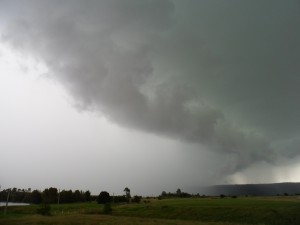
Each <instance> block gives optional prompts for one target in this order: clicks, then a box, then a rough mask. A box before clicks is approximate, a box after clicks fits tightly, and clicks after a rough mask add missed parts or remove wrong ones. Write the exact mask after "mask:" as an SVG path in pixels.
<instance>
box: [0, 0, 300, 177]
mask: <svg viewBox="0 0 300 225" xmlns="http://www.w3.org/2000/svg"><path fill="white" fill-rule="evenodd" d="M1 4H2V5H3V7H1V8H2V9H0V12H1V14H2V12H6V13H3V14H2V15H3V18H2V19H1V20H2V21H5V22H2V25H1V27H2V32H1V36H2V40H4V41H6V42H7V43H9V44H11V45H12V46H14V47H15V48H17V49H18V50H20V51H24V52H26V53H28V54H31V55H33V56H34V57H36V58H38V59H41V60H42V61H44V62H45V63H46V64H47V66H48V67H49V69H50V71H51V76H52V77H53V78H55V79H57V80H59V81H60V82H61V83H62V84H63V85H64V86H65V87H66V88H67V90H68V91H69V92H70V93H71V94H72V95H73V96H74V98H75V99H76V100H77V101H78V103H79V105H80V107H82V108H83V109H86V110H97V111H99V112H101V113H102V114H104V115H105V116H106V117H107V118H109V119H111V120H112V121H114V122H115V123H118V124H120V125H121V126H126V127H130V128H134V129H138V130H142V131H145V132H151V133H155V134H158V135H165V136H167V137H171V138H175V139H179V140H182V141H186V142H193V143H199V144H202V145H205V146H207V149H210V150H213V151H215V152H221V153H224V154H232V155H233V161H232V162H231V164H230V165H228V166H227V167H226V168H225V169H224V171H223V172H224V173H225V174H226V175H228V174H232V173H234V172H236V171H240V170H243V169H245V168H247V167H248V166H249V165H252V164H253V163H254V162H257V161H266V162H270V163H271V162H274V161H275V160H276V157H280V156H284V157H293V156H298V155H299V153H300V152H299V149H298V148H297V145H296V144H295V143H299V140H300V136H299V130H300V129H299V128H300V120H299V114H300V102H299V101H300V100H299V99H300V92H299V86H300V76H299V72H300V64H299V60H300V27H299V24H300V5H299V1H296V0H295V1H293V0H289V1H284V2H283V1H263V2H261V1H249V2H240V1H168V0H152V1H150V0H143V1H140V0H127V1H116V0H102V1H92V0H90V1H74V0H72V1H53V0H52V1H50V0H49V1H43V0H41V1H35V0H29V1H24V2H17V1H7V2H5V1H1Z"/></svg>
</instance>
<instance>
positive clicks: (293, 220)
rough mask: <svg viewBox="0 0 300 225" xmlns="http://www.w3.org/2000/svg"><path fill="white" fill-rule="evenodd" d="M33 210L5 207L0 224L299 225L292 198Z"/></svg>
mask: <svg viewBox="0 0 300 225" xmlns="http://www.w3.org/2000/svg"><path fill="white" fill-rule="evenodd" d="M37 208H38V206H36V205H30V206H21V207H17V206H14V207H9V208H8V213H7V215H6V216H4V215H3V214H2V213H1V212H0V224H1V225H5V224H104V225H105V224H156V225H157V224H200V225H208V224H209V225H225V224H226V225H232V224H244V225H246V224H257V225H258V224H259V225H262V224H265V225H299V224H300V213H299V212H300V200H297V199H296V197H264V198H258V197H248V198H246V197H245V198H236V199H233V198H224V199H221V198H198V199H193V198H192V199H163V200H151V202H150V203H140V204H124V205H113V206H112V209H113V212H112V214H111V215H103V214H102V206H101V205H98V204H96V203H79V204H61V205H51V213H52V216H50V217H49V216H40V215H37V214H36V209H37ZM0 211H3V208H2V209H1V208H0Z"/></svg>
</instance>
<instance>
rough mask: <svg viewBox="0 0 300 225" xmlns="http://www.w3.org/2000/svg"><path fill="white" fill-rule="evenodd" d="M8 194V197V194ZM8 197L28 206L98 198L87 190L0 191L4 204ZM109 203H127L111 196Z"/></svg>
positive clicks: (15, 189)
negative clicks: (28, 204)
mask: <svg viewBox="0 0 300 225" xmlns="http://www.w3.org/2000/svg"><path fill="white" fill-rule="evenodd" d="M9 192H10V194H9V195H8V193H9ZM7 196H9V200H8V201H9V202H18V203H30V204H40V203H46V204H54V203H58V204H59V203H78V202H90V201H96V200H97V198H98V196H96V195H91V192H90V191H89V190H87V191H82V190H75V191H72V190H62V191H60V190H58V189H57V188H54V187H50V188H46V189H44V190H43V191H40V190H33V191H32V190H31V188H28V189H18V188H12V189H4V190H2V191H0V201H1V202H5V201H6V200H7ZM110 198H111V201H114V202H115V203H120V202H128V198H127V197H126V196H125V195H121V196H111V197H110Z"/></svg>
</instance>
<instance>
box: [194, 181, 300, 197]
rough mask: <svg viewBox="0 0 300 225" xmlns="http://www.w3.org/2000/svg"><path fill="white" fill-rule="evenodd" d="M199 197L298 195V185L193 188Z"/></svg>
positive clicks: (240, 185)
mask: <svg viewBox="0 0 300 225" xmlns="http://www.w3.org/2000/svg"><path fill="white" fill-rule="evenodd" d="M191 192H193V193H199V194H200V195H221V194H223V195H257V196H258V195H259V196H262V195H265V196H266V195H285V194H288V195H295V194H300V183H272V184H233V185H215V186H210V187H200V188H197V189H195V188H193V190H191Z"/></svg>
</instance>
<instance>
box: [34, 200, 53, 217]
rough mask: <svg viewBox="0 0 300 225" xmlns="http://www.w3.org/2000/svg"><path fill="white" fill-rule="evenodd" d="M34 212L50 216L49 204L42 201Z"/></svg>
mask: <svg viewBox="0 0 300 225" xmlns="http://www.w3.org/2000/svg"><path fill="white" fill-rule="evenodd" d="M36 212H37V214H40V215H43V216H51V207H50V205H49V204H46V203H44V204H42V205H41V206H40V207H39V208H38V209H37V210H36Z"/></svg>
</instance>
